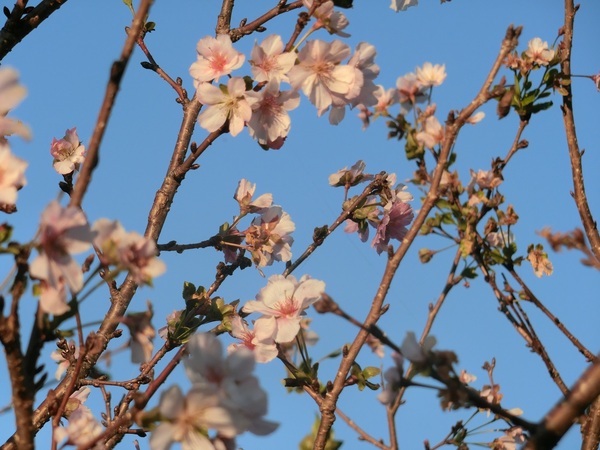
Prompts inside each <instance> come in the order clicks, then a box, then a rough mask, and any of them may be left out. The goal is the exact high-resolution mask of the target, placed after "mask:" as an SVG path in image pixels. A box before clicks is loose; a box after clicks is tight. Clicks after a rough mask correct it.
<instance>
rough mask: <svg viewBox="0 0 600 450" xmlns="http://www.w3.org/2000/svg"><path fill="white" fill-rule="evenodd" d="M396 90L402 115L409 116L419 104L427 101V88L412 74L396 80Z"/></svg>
mask: <svg viewBox="0 0 600 450" xmlns="http://www.w3.org/2000/svg"><path fill="white" fill-rule="evenodd" d="M396 89H397V91H398V101H399V102H400V108H401V112H402V114H407V113H408V112H409V111H410V110H411V109H412V108H413V107H414V106H415V105H416V104H417V103H422V102H423V101H425V100H426V99H427V93H426V92H425V87H424V86H423V85H422V84H421V82H420V81H419V80H418V79H417V76H416V75H415V74H414V73H412V72H411V73H408V74H406V75H404V76H402V77H399V78H398V79H397V80H396Z"/></svg>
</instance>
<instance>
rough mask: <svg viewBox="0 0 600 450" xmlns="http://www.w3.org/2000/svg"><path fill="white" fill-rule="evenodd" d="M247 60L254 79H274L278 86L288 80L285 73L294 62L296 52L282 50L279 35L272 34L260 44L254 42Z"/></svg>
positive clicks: (260, 81)
mask: <svg viewBox="0 0 600 450" xmlns="http://www.w3.org/2000/svg"><path fill="white" fill-rule="evenodd" d="M248 62H249V63H250V67H251V70H252V76H253V77H254V81H256V82H258V83H262V82H263V81H275V82H276V83H277V85H278V86H279V83H281V82H282V81H288V77H287V73H288V72H289V71H290V70H291V68H292V67H294V64H295V63H296V53H294V52H284V45H283V41H282V40H281V36H279V35H276V34H273V35H271V36H269V37H267V38H266V39H265V40H264V41H262V43H261V44H260V45H258V44H254V47H253V48H252V53H251V54H250V61H248Z"/></svg>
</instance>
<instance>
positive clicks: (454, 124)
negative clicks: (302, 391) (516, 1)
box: [314, 26, 521, 450]
mask: <svg viewBox="0 0 600 450" xmlns="http://www.w3.org/2000/svg"><path fill="white" fill-rule="evenodd" d="M520 34H521V28H520V27H517V28H515V27H513V26H510V27H509V28H508V30H507V32H506V35H505V38H504V40H503V41H502V46H501V48H500V51H499V52H498V56H497V57H496V60H495V62H494V64H493V66H492V68H491V70H490V72H489V74H488V76H487V78H486V80H485V82H484V83H483V86H482V87H481V89H480V91H479V93H478V94H477V95H476V96H475V98H474V99H473V100H472V101H471V103H470V104H469V105H468V106H467V107H465V108H464V109H463V110H461V112H460V113H459V115H458V116H457V117H456V118H454V117H452V116H451V117H450V118H449V119H448V122H447V124H446V128H445V137H444V141H443V145H442V148H441V150H440V154H439V155H438V159H437V163H436V167H435V169H434V172H433V177H432V180H431V186H430V188H429V190H428V192H427V196H426V197H425V200H424V202H423V206H422V208H421V210H420V211H419V214H418V215H417V217H416V218H415V221H414V223H413V225H412V226H411V227H410V230H409V231H408V233H407V234H406V236H405V237H404V239H403V241H402V245H401V246H400V247H399V248H398V250H397V251H396V252H395V253H394V254H393V255H392V256H391V258H390V259H389V260H388V263H387V265H386V268H385V271H384V274H383V277H382V280H381V283H380V285H379V288H378V290H377V293H376V294H375V297H374V298H373V301H372V303H371V308H370V310H369V313H368V315H367V317H366V319H365V322H364V328H363V329H361V330H360V331H359V332H358V333H357V335H356V338H355V339H354V341H353V342H352V344H351V345H350V347H349V348H348V351H347V352H346V353H345V354H344V355H343V357H342V361H341V363H340V366H339V368H338V371H337V374H336V377H335V379H334V381H333V383H332V389H331V391H330V392H328V393H327V396H326V397H325V399H324V400H323V402H322V404H321V406H320V411H321V423H320V424H319V430H318V432H317V437H316V439H315V445H314V448H315V449H318V450H322V449H323V448H324V446H325V443H326V442H327V435H328V433H329V430H330V429H331V427H332V425H333V422H334V421H335V414H334V413H335V409H336V403H337V400H338V398H339V396H340V395H341V393H342V390H343V388H344V382H345V379H346V377H347V374H348V372H349V371H350V368H351V367H352V363H353V361H354V360H355V359H356V357H357V355H358V352H359V351H360V349H361V348H362V346H363V345H364V343H365V341H366V339H367V336H368V333H369V332H368V331H365V330H368V329H370V327H371V326H372V325H375V324H376V323H377V321H378V320H379V317H380V316H381V308H382V306H383V301H384V300H385V298H386V296H387V293H388V291H389V288H390V285H391V283H392V280H393V278H394V275H395V274H396V271H397V270H398V267H399V266H400V263H401V262H402V260H403V259H404V256H405V255H406V253H407V252H408V249H409V248H410V246H411V244H412V243H413V242H414V240H415V239H416V237H417V235H418V234H419V231H420V229H421V226H422V225H423V224H424V223H425V220H426V219H427V217H428V216H429V213H430V212H431V210H432V209H433V207H434V206H435V203H436V201H437V200H438V198H439V196H440V193H439V186H440V181H441V179H442V175H443V173H444V171H445V170H446V166H447V163H448V159H449V157H450V155H451V152H452V148H453V147H454V144H455V142H456V139H457V137H458V133H459V131H460V129H461V128H462V126H463V125H464V124H465V123H466V121H467V119H468V118H469V117H471V115H472V114H473V112H475V111H476V110H477V108H479V107H480V106H481V105H483V104H484V103H486V102H487V101H489V100H490V98H492V96H491V95H490V92H489V91H490V87H491V85H492V83H493V81H494V79H495V78H496V75H497V73H498V71H499V70H500V67H501V66H502V61H504V59H505V58H506V56H507V55H508V54H509V53H510V52H511V51H513V50H514V48H515V47H516V46H517V44H518V37H519V35H520Z"/></svg>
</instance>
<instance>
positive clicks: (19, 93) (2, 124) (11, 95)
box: [0, 67, 31, 140]
mask: <svg viewBox="0 0 600 450" xmlns="http://www.w3.org/2000/svg"><path fill="white" fill-rule="evenodd" d="M26 95H27V89H25V87H24V86H23V85H21V84H19V74H18V72H17V71H16V70H14V69H11V68H9V67H2V68H0V140H5V139H4V138H5V137H6V136H11V135H13V134H16V135H18V136H21V137H22V138H24V139H31V131H29V128H28V127H27V126H26V125H24V124H23V123H22V122H20V121H18V120H15V119H10V118H8V117H6V115H7V114H8V112H9V111H10V110H11V109H13V108H14V107H16V106H17V105H18V104H19V103H21V100H23V98H25V96H26Z"/></svg>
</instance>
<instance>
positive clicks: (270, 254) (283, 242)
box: [244, 206, 296, 267]
mask: <svg viewBox="0 0 600 450" xmlns="http://www.w3.org/2000/svg"><path fill="white" fill-rule="evenodd" d="M295 229H296V225H295V224H294V222H292V220H291V218H290V216H289V214H288V213H286V212H284V211H283V209H282V208H281V206H271V207H270V208H268V209H266V210H265V211H263V213H262V214H261V216H260V217H257V218H255V219H254V220H253V221H252V224H251V225H250V227H248V229H247V230H246V231H245V232H244V234H245V237H246V244H247V245H248V247H249V248H250V251H251V253H252V260H253V262H254V264H256V265H257V266H258V267H265V266H269V265H271V264H273V261H284V262H285V261H289V260H290V259H291V258H292V250H291V245H292V243H293V242H294V238H292V236H291V235H290V233H292V231H294V230H295Z"/></svg>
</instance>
